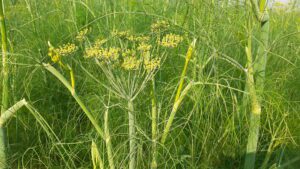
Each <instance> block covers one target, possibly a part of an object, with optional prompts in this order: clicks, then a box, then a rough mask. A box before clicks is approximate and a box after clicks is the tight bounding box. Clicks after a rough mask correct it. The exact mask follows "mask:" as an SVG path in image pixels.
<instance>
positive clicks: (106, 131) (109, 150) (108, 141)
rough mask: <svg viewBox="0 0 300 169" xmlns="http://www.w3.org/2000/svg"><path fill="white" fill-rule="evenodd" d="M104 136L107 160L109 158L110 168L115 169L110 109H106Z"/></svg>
mask: <svg viewBox="0 0 300 169" xmlns="http://www.w3.org/2000/svg"><path fill="white" fill-rule="evenodd" d="M104 135H105V143H106V148H107V158H108V162H109V166H110V169H115V163H114V159H113V154H112V145H111V137H110V134H109V127H108V108H106V110H105V113H104Z"/></svg>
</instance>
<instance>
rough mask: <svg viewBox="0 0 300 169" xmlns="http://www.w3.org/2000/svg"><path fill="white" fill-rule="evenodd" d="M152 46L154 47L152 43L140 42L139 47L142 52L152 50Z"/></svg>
mask: <svg viewBox="0 0 300 169" xmlns="http://www.w3.org/2000/svg"><path fill="white" fill-rule="evenodd" d="M151 47H152V46H151V45H149V44H147V43H144V42H142V43H141V44H139V46H138V48H137V49H138V50H139V51H141V52H147V51H150V49H151Z"/></svg>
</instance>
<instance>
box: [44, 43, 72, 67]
mask: <svg viewBox="0 0 300 169" xmlns="http://www.w3.org/2000/svg"><path fill="white" fill-rule="evenodd" d="M76 50H77V46H76V45H75V44H71V43H67V44H64V45H62V46H59V47H58V48H54V47H53V46H52V45H51V44H49V49H48V56H50V58H51V60H52V62H54V63H57V62H59V61H60V60H61V57H63V56H67V55H70V54H72V53H74V52H75V51H76Z"/></svg>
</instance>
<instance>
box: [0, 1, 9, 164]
mask: <svg viewBox="0 0 300 169" xmlns="http://www.w3.org/2000/svg"><path fill="white" fill-rule="evenodd" d="M0 27H1V43H2V103H1V105H2V106H1V114H2V113H4V112H5V111H6V110H7V108H8V90H9V88H8V86H9V82H8V75H9V67H8V66H9V65H8V64H7V62H8V55H7V53H8V49H7V34H6V25H5V17H4V9H3V0H1V3H0ZM0 133H1V134H0V142H1V150H0V154H1V156H0V158H1V161H0V163H1V164H0V165H1V166H0V169H2V168H6V154H5V138H4V130H3V128H2V127H1V128H0Z"/></svg>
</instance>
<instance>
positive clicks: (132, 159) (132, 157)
mask: <svg viewBox="0 0 300 169" xmlns="http://www.w3.org/2000/svg"><path fill="white" fill-rule="evenodd" d="M133 113H134V110H133V103H132V100H129V101H128V122H129V123H128V125H129V169H135V166H136V140H135V139H136V133H135V117H134V114H133Z"/></svg>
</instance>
